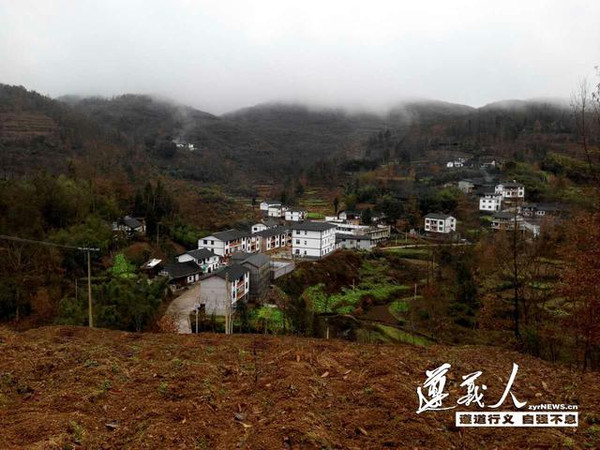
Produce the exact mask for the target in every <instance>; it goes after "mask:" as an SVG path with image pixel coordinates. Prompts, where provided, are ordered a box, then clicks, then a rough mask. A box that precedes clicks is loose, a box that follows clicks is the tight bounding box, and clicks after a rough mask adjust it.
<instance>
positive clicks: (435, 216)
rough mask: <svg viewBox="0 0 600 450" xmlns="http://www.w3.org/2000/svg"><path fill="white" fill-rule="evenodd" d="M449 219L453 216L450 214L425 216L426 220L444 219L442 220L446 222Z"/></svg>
mask: <svg viewBox="0 0 600 450" xmlns="http://www.w3.org/2000/svg"><path fill="white" fill-rule="evenodd" d="M449 217H452V216H451V215H449V214H438V213H429V214H427V215H426V216H425V218H426V219H442V220H446V219H447V218H449Z"/></svg>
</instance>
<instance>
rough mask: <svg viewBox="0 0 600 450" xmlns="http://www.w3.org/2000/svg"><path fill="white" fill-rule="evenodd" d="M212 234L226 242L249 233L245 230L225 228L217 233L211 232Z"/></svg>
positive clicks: (246, 235)
mask: <svg viewBox="0 0 600 450" xmlns="http://www.w3.org/2000/svg"><path fill="white" fill-rule="evenodd" d="M213 236H214V237H215V238H217V239H218V240H220V241H225V242H226V241H235V240H237V239H241V238H244V237H248V236H250V233H248V232H247V231H240V230H227V231H220V232H218V233H215V234H213Z"/></svg>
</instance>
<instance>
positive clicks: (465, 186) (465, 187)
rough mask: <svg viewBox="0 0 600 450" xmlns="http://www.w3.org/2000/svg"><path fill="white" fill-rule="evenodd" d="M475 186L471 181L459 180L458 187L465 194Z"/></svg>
mask: <svg viewBox="0 0 600 450" xmlns="http://www.w3.org/2000/svg"><path fill="white" fill-rule="evenodd" d="M474 188H475V184H474V183H472V182H470V181H467V180H460V181H459V182H458V189H460V190H461V191H462V192H464V193H465V194H468V193H470V192H472V191H473V189H474Z"/></svg>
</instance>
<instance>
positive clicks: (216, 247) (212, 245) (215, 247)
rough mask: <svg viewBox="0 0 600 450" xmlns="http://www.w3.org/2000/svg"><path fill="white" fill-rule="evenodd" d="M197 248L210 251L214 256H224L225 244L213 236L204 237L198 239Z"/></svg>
mask: <svg viewBox="0 0 600 450" xmlns="http://www.w3.org/2000/svg"><path fill="white" fill-rule="evenodd" d="M198 248H206V249H208V250H211V251H212V252H213V253H214V254H215V255H219V256H221V257H223V256H226V249H227V243H226V242H224V241H221V240H220V239H217V238H216V237H214V236H206V237H204V238H200V239H198Z"/></svg>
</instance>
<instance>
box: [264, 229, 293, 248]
mask: <svg viewBox="0 0 600 450" xmlns="http://www.w3.org/2000/svg"><path fill="white" fill-rule="evenodd" d="M256 236H258V237H260V250H261V251H263V252H268V251H270V250H275V249H278V248H285V247H286V246H287V245H288V244H289V236H290V231H289V230H288V229H287V228H286V227H274V228H267V229H266V230H262V231H259V232H258V233H256Z"/></svg>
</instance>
